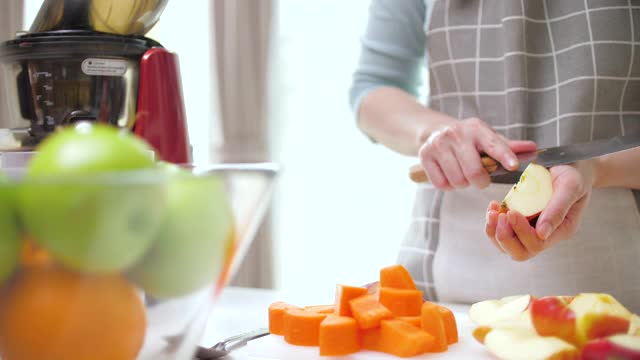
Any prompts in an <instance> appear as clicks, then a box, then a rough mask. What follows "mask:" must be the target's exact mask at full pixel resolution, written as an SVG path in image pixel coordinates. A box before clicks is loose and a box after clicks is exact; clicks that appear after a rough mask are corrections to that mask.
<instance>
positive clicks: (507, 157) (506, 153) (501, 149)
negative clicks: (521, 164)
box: [476, 127, 518, 170]
mask: <svg viewBox="0 0 640 360" xmlns="http://www.w3.org/2000/svg"><path fill="white" fill-rule="evenodd" d="M480 130H481V131H479V132H478V133H477V135H476V136H477V137H476V142H477V146H478V147H479V148H480V150H482V151H484V152H485V153H486V154H487V155H489V156H491V157H492V158H494V159H496V160H497V161H498V162H499V163H500V164H502V166H503V167H504V168H505V169H508V170H515V169H517V168H518V158H517V157H516V154H515V153H514V151H513V150H511V148H510V147H509V145H508V143H507V141H505V140H504V139H503V138H502V137H501V136H500V135H499V134H497V133H495V132H494V131H493V130H492V129H491V128H489V127H483V128H481V129H480Z"/></svg>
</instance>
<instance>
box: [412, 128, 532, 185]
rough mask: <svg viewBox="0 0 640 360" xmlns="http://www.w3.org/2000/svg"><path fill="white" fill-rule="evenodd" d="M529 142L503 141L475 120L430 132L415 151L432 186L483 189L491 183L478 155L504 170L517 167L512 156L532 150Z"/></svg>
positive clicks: (501, 137) (514, 157) (490, 129)
mask: <svg viewBox="0 0 640 360" xmlns="http://www.w3.org/2000/svg"><path fill="white" fill-rule="evenodd" d="M535 150H536V144H535V143H534V142H533V141H513V140H507V139H505V138H504V137H503V136H502V135H500V134H498V133H497V132H495V131H494V130H493V129H492V128H491V127H490V126H489V125H487V124H486V123H485V122H484V121H482V120H480V119H478V118H470V119H465V120H461V121H458V122H456V123H455V124H453V125H451V126H448V127H445V128H443V129H441V130H439V131H435V132H433V133H432V134H431V135H430V136H429V138H428V139H427V141H426V142H425V143H424V144H423V145H422V147H421V148H420V151H419V156H420V161H421V163H422V166H423V167H424V170H425V171H426V173H427V175H428V176H429V179H430V180H431V183H432V184H433V186H435V187H436V188H438V189H440V190H455V189H463V188H466V187H468V186H470V185H471V186H474V187H476V188H480V189H483V188H486V187H487V186H489V184H490V183H491V178H490V177H489V174H488V173H487V171H486V170H485V169H484V167H483V165H482V161H481V160H480V153H484V154H487V155H488V156H490V157H492V158H493V159H495V160H497V161H498V162H499V163H500V164H502V166H503V167H504V168H505V169H508V170H515V169H517V167H518V158H517V157H516V153H520V152H529V151H535Z"/></svg>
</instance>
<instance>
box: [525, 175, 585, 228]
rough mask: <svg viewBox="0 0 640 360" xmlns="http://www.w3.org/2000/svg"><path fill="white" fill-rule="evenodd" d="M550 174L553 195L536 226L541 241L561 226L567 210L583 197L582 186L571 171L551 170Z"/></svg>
mask: <svg viewBox="0 0 640 360" xmlns="http://www.w3.org/2000/svg"><path fill="white" fill-rule="evenodd" d="M554 173H555V175H556V176H554ZM558 173H559V174H558ZM551 174H552V176H554V183H553V194H552V195H551V200H549V204H548V205H547V207H546V208H545V209H544V210H542V213H541V214H540V217H539V218H538V223H537V224H536V232H537V234H538V236H539V237H540V238H541V239H543V240H546V239H548V238H549V236H551V234H552V233H553V232H554V231H555V230H556V229H557V228H558V226H560V224H562V222H563V221H564V219H565V217H566V216H567V213H568V212H569V209H571V207H572V206H573V205H574V204H575V203H576V202H577V201H578V200H579V199H580V198H582V196H583V195H584V186H583V185H582V184H581V183H580V180H579V179H578V177H577V176H573V172H572V171H563V169H559V168H552V169H551Z"/></svg>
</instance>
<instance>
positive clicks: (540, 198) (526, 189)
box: [500, 163, 553, 220]
mask: <svg viewBox="0 0 640 360" xmlns="http://www.w3.org/2000/svg"><path fill="white" fill-rule="evenodd" d="M552 193H553V185H552V179H551V173H550V172H549V170H547V168H545V167H544V166H541V165H538V164H534V163H531V164H529V166H527V168H526V169H525V170H524V172H523V173H522V176H520V180H519V181H518V183H517V184H515V185H513V187H512V188H511V190H509V192H508V193H507V196H505V198H504V200H503V201H502V204H501V205H500V212H507V211H508V210H513V211H517V212H519V213H520V214H522V215H524V216H525V217H526V218H527V219H529V220H531V219H533V218H535V217H536V216H538V215H539V214H540V213H541V212H542V210H544V208H545V207H547V204H548V203H549V200H551V195H552Z"/></svg>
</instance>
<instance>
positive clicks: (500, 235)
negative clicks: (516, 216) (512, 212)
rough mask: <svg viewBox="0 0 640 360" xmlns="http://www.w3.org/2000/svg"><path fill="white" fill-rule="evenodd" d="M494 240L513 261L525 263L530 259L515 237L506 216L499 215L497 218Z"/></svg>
mask: <svg viewBox="0 0 640 360" xmlns="http://www.w3.org/2000/svg"><path fill="white" fill-rule="evenodd" d="M496 240H497V241H498V243H499V244H500V246H501V247H502V248H503V249H504V251H505V252H506V253H507V254H509V256H511V258H512V259H513V260H516V261H525V260H527V259H529V258H530V257H531V255H530V254H529V253H528V251H527V249H526V248H525V247H524V245H522V243H521V242H520V240H519V239H518V237H517V236H516V234H515V232H514V231H513V228H512V227H511V224H509V222H508V220H507V214H500V215H499V216H498V225H497V228H496Z"/></svg>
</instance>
